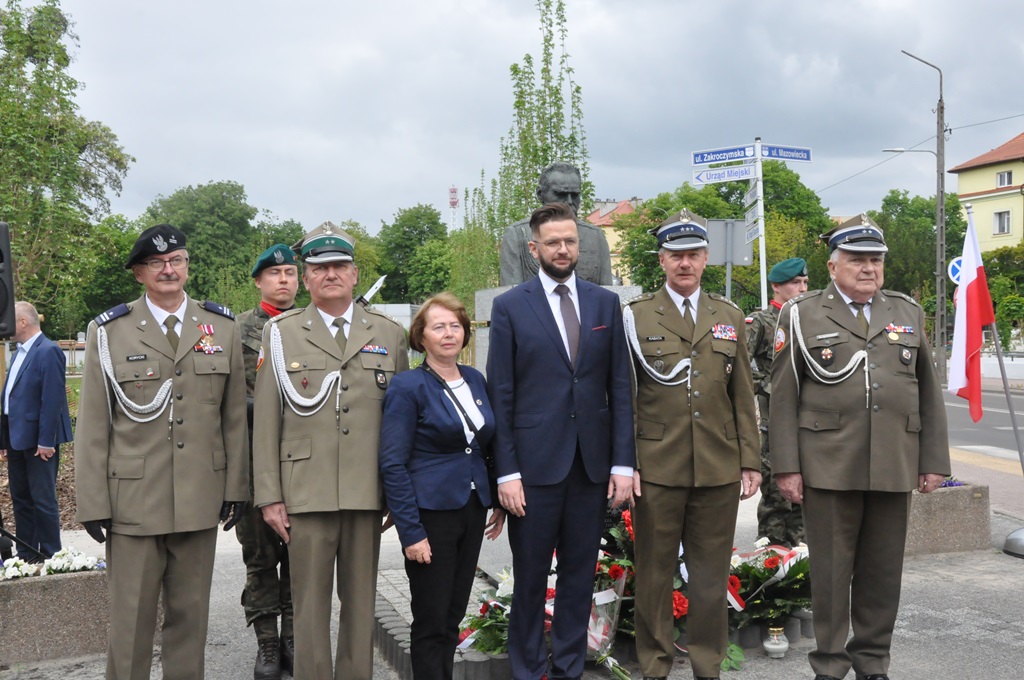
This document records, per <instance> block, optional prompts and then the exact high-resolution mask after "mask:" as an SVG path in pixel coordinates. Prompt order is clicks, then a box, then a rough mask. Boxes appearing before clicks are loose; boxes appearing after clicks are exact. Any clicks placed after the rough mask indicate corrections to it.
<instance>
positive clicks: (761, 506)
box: [746, 257, 807, 548]
mask: <svg viewBox="0 0 1024 680" xmlns="http://www.w3.org/2000/svg"><path fill="white" fill-rule="evenodd" d="M768 281H769V282H770V283H771V284H772V291H773V295H772V299H771V302H770V304H769V305H768V307H767V309H759V310H757V311H756V312H754V313H753V314H751V315H750V316H748V317H747V319H746V322H747V351H748V352H749V354H750V358H751V360H752V361H753V362H754V364H755V365H754V391H755V394H756V395H757V407H758V411H759V413H760V416H761V419H760V429H761V500H760V502H759V503H758V504H757V534H758V536H765V537H767V538H768V540H769V541H771V542H772V543H773V544H777V545H784V546H787V547H790V548H792V547H793V546H795V545H796V544H798V543H801V542H803V540H804V517H803V512H802V511H801V509H800V506H799V505H794V504H793V503H790V502H789V501H787V500H786V499H784V498H783V497H782V494H780V493H779V489H778V487H777V486H776V485H775V481H774V480H773V479H772V470H771V463H770V461H769V457H768V400H769V397H770V396H771V390H772V357H773V356H774V355H775V326H776V325H777V324H778V321H779V310H781V309H782V305H783V304H785V302H786V301H787V300H789V299H790V298H793V297H796V296H797V295H800V294H801V293H803V292H805V291H806V290H807V263H806V262H804V260H802V259H801V258H799V257H791V258H789V259H788V260H783V261H782V262H779V263H778V264H777V265H775V266H774V267H772V270H771V272H770V273H769V274H768Z"/></svg>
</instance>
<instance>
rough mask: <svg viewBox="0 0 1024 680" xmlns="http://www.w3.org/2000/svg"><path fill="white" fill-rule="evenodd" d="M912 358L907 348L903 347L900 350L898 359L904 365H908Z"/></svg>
mask: <svg viewBox="0 0 1024 680" xmlns="http://www.w3.org/2000/svg"><path fill="white" fill-rule="evenodd" d="M913 358H914V357H913V354H912V353H911V351H910V350H909V349H908V348H906V347H904V348H903V349H901V350H900V361H902V362H903V364H904V365H905V366H909V365H910V360H911V359H913Z"/></svg>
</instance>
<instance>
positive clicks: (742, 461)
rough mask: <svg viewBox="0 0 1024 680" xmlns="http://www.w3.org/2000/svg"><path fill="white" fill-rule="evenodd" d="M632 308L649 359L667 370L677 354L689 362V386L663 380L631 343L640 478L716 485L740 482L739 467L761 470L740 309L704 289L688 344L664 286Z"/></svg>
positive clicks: (679, 316)
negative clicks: (652, 372) (643, 362)
mask: <svg viewBox="0 0 1024 680" xmlns="http://www.w3.org/2000/svg"><path fill="white" fill-rule="evenodd" d="M629 308H630V309H631V310H632V312H633V317H634V320H635V326H636V335H637V340H638V341H639V345H640V348H641V351H642V353H643V356H644V359H645V360H646V361H647V363H648V364H649V365H651V366H653V367H654V368H655V369H656V370H657V371H658V372H659V373H662V374H665V373H668V372H669V371H670V370H671V369H672V368H673V367H674V366H675V365H676V364H677V363H678V362H679V361H680V360H682V359H685V358H689V359H690V361H691V362H692V363H691V367H690V389H689V390H687V387H686V385H675V386H666V385H662V384H660V383H658V382H657V381H655V380H654V379H653V378H651V376H649V375H648V374H647V373H646V372H645V371H644V369H643V367H642V366H640V365H639V364H638V359H637V356H636V354H635V350H633V351H634V354H633V375H634V378H635V380H636V399H635V403H634V414H635V415H634V418H635V419H636V457H637V468H638V469H639V470H640V476H641V478H642V479H643V480H644V481H645V482H653V483H655V484H662V485H666V486H678V487H691V486H720V485H723V484H729V483H732V482H736V481H739V479H740V473H741V468H750V469H753V470H759V469H760V468H761V456H760V448H761V447H760V443H759V438H758V433H757V422H756V416H755V414H754V388H753V381H752V380H751V377H750V359H749V357H748V356H747V347H746V344H744V342H743V337H742V336H741V335H740V334H741V333H743V325H744V317H743V313H742V312H741V311H740V310H739V308H737V307H736V306H735V305H734V304H733V303H731V302H729V301H728V300H727V299H726V298H723V297H720V296H717V295H709V294H708V293H705V292H703V291H702V292H701V294H700V301H699V303H698V309H697V322H696V326H695V328H694V336H695V338H696V340H695V341H694V342H693V343H692V346H691V343H690V342H687V341H686V340H685V338H684V335H683V333H684V331H683V317H682V314H681V313H680V311H679V308H678V307H676V305H675V303H674V302H673V301H672V298H671V297H669V294H668V291H667V290H666V289H665V288H664V287H662V289H661V290H659V291H658V292H657V293H653V294H649V295H644V296H643V297H641V298H640V299H638V300H635V301H633V302H631V303H630V304H629ZM685 375H686V372H685V371H683V372H682V373H681V374H680V377H682V376H685Z"/></svg>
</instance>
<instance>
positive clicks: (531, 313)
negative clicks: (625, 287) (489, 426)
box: [487, 277, 636, 486]
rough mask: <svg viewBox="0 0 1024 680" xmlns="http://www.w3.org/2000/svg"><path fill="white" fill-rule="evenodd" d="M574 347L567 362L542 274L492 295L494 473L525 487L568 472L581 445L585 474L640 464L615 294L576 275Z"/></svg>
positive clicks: (602, 474) (599, 475) (602, 478)
mask: <svg viewBox="0 0 1024 680" xmlns="http://www.w3.org/2000/svg"><path fill="white" fill-rule="evenodd" d="M576 292H577V294H578V296H579V299H578V302H579V313H580V345H579V350H578V352H577V356H576V368H575V370H574V369H573V367H572V365H571V363H570V361H569V356H568V354H567V353H566V351H565V344H564V343H563V342H562V336H561V334H560V333H559V332H558V326H557V324H556V323H555V318H554V316H553V315H552V313H551V307H550V306H549V305H548V301H547V298H546V296H545V294H544V287H543V286H542V285H541V282H540V278H539V277H538V278H534V279H532V280H530V281H527V282H526V283H523V284H521V285H518V286H516V287H515V288H513V289H512V290H509V291H507V292H505V293H502V294H501V295H499V296H498V297H496V298H495V299H494V306H493V308H492V310H491V331H490V340H489V346H488V350H487V383H488V393H489V394H490V396H491V408H493V409H494V417H495V435H494V442H495V447H494V452H495V462H496V472H497V476H498V477H499V478H501V477H504V476H506V475H510V474H514V473H517V472H518V473H520V474H521V475H522V479H523V484H524V485H527V486H535V485H538V486H539V485H548V484H557V483H558V482H561V481H562V480H564V479H565V478H566V476H567V475H568V474H569V469H570V467H571V466H572V461H573V459H574V458H575V455H576V447H577V442H578V444H579V449H580V452H581V453H582V456H583V464H584V466H585V468H586V471H587V476H588V477H589V478H590V480H591V481H593V482H595V483H597V482H607V481H608V476H609V474H610V473H611V468H612V466H615V465H622V466H626V467H636V447H635V445H634V439H633V387H632V378H631V377H630V368H629V361H630V360H629V352H628V350H627V347H626V337H625V333H624V332H623V330H622V311H621V308H620V306H619V298H618V296H617V295H615V294H614V293H612V292H610V291H607V290H604V289H603V288H601V287H600V286H595V285H594V284H592V283H588V282H586V281H583V280H581V279H580V278H579V277H577V279H576Z"/></svg>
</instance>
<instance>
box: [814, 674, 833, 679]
mask: <svg viewBox="0 0 1024 680" xmlns="http://www.w3.org/2000/svg"><path fill="white" fill-rule="evenodd" d="M814 680H839V678H837V677H835V676H834V675H815V676H814Z"/></svg>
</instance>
